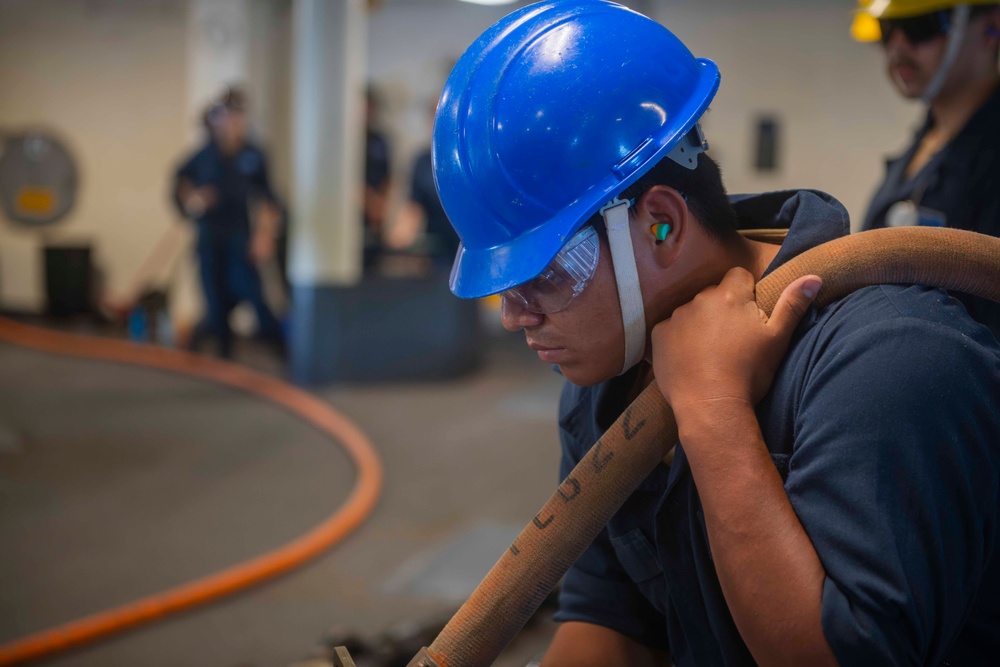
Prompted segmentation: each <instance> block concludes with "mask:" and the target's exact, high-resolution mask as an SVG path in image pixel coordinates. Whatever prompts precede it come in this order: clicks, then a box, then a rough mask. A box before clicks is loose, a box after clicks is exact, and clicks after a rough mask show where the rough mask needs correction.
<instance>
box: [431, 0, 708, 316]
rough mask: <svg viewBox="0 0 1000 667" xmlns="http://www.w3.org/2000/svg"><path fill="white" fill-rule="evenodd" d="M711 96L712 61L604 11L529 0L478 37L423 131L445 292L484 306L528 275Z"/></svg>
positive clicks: (655, 26) (628, 14)
mask: <svg viewBox="0 0 1000 667" xmlns="http://www.w3.org/2000/svg"><path fill="white" fill-rule="evenodd" d="M718 87H719V70H718V67H716V66H715V64H714V63H712V62H711V61H709V60H704V59H695V57H694V56H693V55H691V52H690V51H689V50H688V49H687V47H685V46H684V44H682V43H681V42H680V40H678V39H677V38H676V37H675V36H674V35H673V34H672V33H671V32H670V31H669V30H667V29H666V28H664V27H663V26H662V25H660V24H659V23H656V22H655V21H653V20H651V19H649V18H647V17H645V16H643V15H641V14H638V13H636V12H633V11H632V10H630V9H627V8H625V7H622V6H621V5H617V4H614V3H612V2H606V1H605V0H579V1H576V0H548V1H544V2H538V3H535V4H532V5H529V6H527V7H524V8H522V9H520V10H518V11H515V12H514V13H512V14H510V15H509V16H507V17H505V18H503V19H501V20H500V21H499V22H497V23H496V24H494V25H493V26H492V27H490V28H489V29H488V30H486V32H484V33H483V34H482V35H480V37H479V38H478V39H477V40H476V41H475V42H474V43H473V44H472V46H470V47H469V48H468V49H467V50H466V52H465V53H464V54H463V55H462V57H461V58H460V59H459V61H458V63H457V64H456V65H455V68H454V70H452V73H451V75H450V76H449V78H448V82H447V83H446V84H445V88H444V92H443V93H442V95H441V100H440V101H439V103H438V108H437V114H436V117H435V121H434V139H433V145H432V157H433V162H434V180H435V183H436V185H437V189H438V194H439V195H440V197H441V203H442V205H443V206H444V209H445V212H446V213H447V214H448V218H449V219H450V220H451V223H452V225H453V226H454V227H455V231H456V232H458V235H459V237H460V238H461V240H462V243H461V246H460V247H459V250H458V254H457V256H456V257H455V264H454V266H453V268H452V272H451V290H452V292H454V293H455V294H456V295H457V296H460V297H464V298H475V297H480V296H486V295H489V294H495V293H498V292H502V291H504V290H506V289H509V288H510V287H513V286H515V285H518V284H521V283H523V282H525V281H527V280H530V279H531V278H533V277H535V276H536V275H538V274H539V273H541V271H542V270H543V269H544V268H545V267H546V265H547V264H548V263H549V262H550V261H552V258H553V257H555V255H556V253H557V252H558V251H559V249H560V248H561V247H562V246H563V244H564V243H565V242H566V241H567V240H568V239H569V238H570V237H571V236H572V235H573V233H574V232H576V230H577V229H579V228H580V227H581V226H582V225H583V223H584V222H585V221H586V220H587V219H588V218H589V217H590V216H591V215H593V214H594V213H595V212H596V211H597V210H598V209H599V208H600V207H601V206H603V205H604V204H605V203H607V202H608V201H609V200H610V199H612V198H613V197H614V196H615V195H616V194H618V193H620V192H621V191H622V190H624V189H625V188H626V187H628V186H629V185H631V184H632V183H634V182H635V181H636V180H638V179H639V178H640V177H641V176H642V175H643V174H644V173H646V172H647V171H648V170H649V169H650V168H652V166H653V165H655V164H656V163H657V162H658V161H659V160H660V159H661V158H663V157H664V156H666V155H667V153H669V152H670V150H671V148H673V147H674V146H675V145H676V144H677V143H678V142H679V141H680V140H681V139H682V138H683V137H684V136H685V135H686V134H687V133H688V132H689V131H690V130H691V129H692V128H693V127H694V126H695V124H696V123H697V122H698V119H699V118H700V117H701V115H702V114H703V113H704V112H705V110H706V108H707V107H708V104H709V102H710V101H711V100H712V98H713V97H714V96H715V92H716V91H717V90H718Z"/></svg>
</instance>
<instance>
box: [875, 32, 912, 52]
mask: <svg viewBox="0 0 1000 667" xmlns="http://www.w3.org/2000/svg"><path fill="white" fill-rule="evenodd" d="M883 30H888V31H889V34H888V35H883V36H882V38H883V43H884V44H885V51H886V53H888V54H889V55H893V54H895V53H897V52H899V51H902V50H905V49H909V48H910V46H911V44H910V40H909V39H907V37H906V33H905V32H903V31H902V30H900V29H899V28H894V27H891V26H886V27H885V28H883Z"/></svg>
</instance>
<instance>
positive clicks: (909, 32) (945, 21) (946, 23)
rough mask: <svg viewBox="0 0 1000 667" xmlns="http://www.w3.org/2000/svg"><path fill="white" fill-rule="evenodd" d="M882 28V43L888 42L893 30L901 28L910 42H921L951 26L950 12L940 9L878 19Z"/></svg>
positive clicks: (943, 32) (945, 31)
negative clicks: (901, 17)
mask: <svg viewBox="0 0 1000 667" xmlns="http://www.w3.org/2000/svg"><path fill="white" fill-rule="evenodd" d="M878 25H879V28H880V29H881V30H882V44H883V45H885V44H888V43H889V40H890V39H892V33H893V31H895V30H902V31H903V34H904V35H906V39H907V41H909V42H910V44H923V43H924V42H928V41H930V40H932V39H934V38H935V37H939V36H941V35H944V34H945V33H947V32H948V29H949V28H950V27H951V12H950V11H947V10H945V11H940V12H933V13H931V14H921V15H920V16H913V17H910V18H905V19H879V22H878Z"/></svg>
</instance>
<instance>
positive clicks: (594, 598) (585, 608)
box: [554, 429, 668, 649]
mask: <svg viewBox="0 0 1000 667" xmlns="http://www.w3.org/2000/svg"><path fill="white" fill-rule="evenodd" d="M560 438H561V439H562V461H561V463H560V475H559V479H560V481H562V480H564V479H566V477H567V476H568V475H569V474H570V472H572V470H573V468H574V467H575V466H576V464H577V463H578V462H579V460H580V458H581V457H582V456H583V455H584V454H585V453H586V450H585V449H583V448H582V447H580V443H578V442H576V440H575V438H574V437H573V436H572V435H570V434H568V433H567V432H566V431H565V429H561V432H560ZM592 444H593V443H588V445H587V447H589V446H590V445H592ZM554 618H555V620H556V621H557V622H559V623H564V622H567V621H580V622H583V623H592V624H594V625H600V626H602V627H606V628H610V629H612V630H615V631H616V632H620V633H621V634H623V635H625V636H626V637H629V638H631V639H633V640H635V641H637V642H639V643H640V644H643V645H645V646H649V647H651V648H655V649H667V648H668V646H667V637H666V621H665V619H664V617H663V615H662V614H660V613H659V612H657V611H656V609H654V608H653V606H652V605H651V604H650V603H649V601H648V600H646V598H645V597H644V596H643V595H642V593H641V592H640V591H639V589H638V588H637V587H636V585H635V584H634V583H633V582H632V580H631V579H630V578H629V576H628V574H627V573H626V572H625V570H624V568H623V567H622V565H621V563H620V562H619V560H618V557H617V556H616V555H615V552H614V548H613V547H612V546H611V541H610V538H609V536H608V531H607V528H605V529H603V530H601V532H600V534H599V535H598V536H597V539H595V540H594V542H593V543H592V544H591V545H590V547H588V548H587V550H586V551H585V552H584V553H583V555H582V556H581V557H580V559H579V560H578V561H577V562H576V563H575V564H574V565H573V567H572V568H570V570H569V572H567V573H566V576H565V577H564V578H563V582H562V588H561V589H560V592H559V610H558V611H557V612H556V614H555V617H554Z"/></svg>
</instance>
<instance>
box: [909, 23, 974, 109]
mask: <svg viewBox="0 0 1000 667" xmlns="http://www.w3.org/2000/svg"><path fill="white" fill-rule="evenodd" d="M971 13H972V6H971V5H956V6H955V9H954V11H953V12H952V14H951V28H950V29H949V30H948V44H947V46H946V47H945V52H944V57H943V58H942V59H941V64H940V65H939V66H938V68H937V72H935V73H934V78H933V79H931V82H930V83H929V84H927V90H925V91H924V94H923V95H921V96H920V98H921V99H922V100H923V101H924V104H930V103H931V102H933V101H934V100H935V99H937V96H938V95H940V94H941V89H942V88H943V87H944V84H945V82H946V81H947V80H948V75H949V74H951V70H952V68H954V67H955V61H956V60H958V52H959V51H960V50H961V49H962V42H964V41H965V32H966V28H968V27H969V15H970V14H971Z"/></svg>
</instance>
